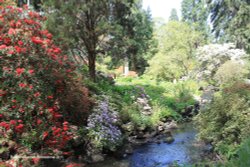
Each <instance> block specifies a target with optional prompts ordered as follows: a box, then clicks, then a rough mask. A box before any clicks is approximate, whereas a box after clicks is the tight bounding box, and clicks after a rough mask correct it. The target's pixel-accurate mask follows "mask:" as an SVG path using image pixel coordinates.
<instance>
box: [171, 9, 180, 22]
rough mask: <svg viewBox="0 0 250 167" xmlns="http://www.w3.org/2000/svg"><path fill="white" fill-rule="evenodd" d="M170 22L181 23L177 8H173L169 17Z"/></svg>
mask: <svg viewBox="0 0 250 167" xmlns="http://www.w3.org/2000/svg"><path fill="white" fill-rule="evenodd" d="M168 20H169V21H179V17H178V14H177V10H176V9H175V8H173V9H172V10H171V14H170V16H169V19H168Z"/></svg>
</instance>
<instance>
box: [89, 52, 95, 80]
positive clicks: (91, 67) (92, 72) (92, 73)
mask: <svg viewBox="0 0 250 167" xmlns="http://www.w3.org/2000/svg"><path fill="white" fill-rule="evenodd" d="M95 60H96V54H95V53H94V52H89V55H88V61H89V76H90V79H91V80H92V81H94V82H95V81H96V74H95Z"/></svg>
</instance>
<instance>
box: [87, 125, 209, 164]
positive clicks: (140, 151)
mask: <svg viewBox="0 0 250 167" xmlns="http://www.w3.org/2000/svg"><path fill="white" fill-rule="evenodd" d="M196 134H197V132H196V130H195V129H194V126H193V125H192V123H185V124H182V125H180V126H179V128H178V129H177V130H175V131H173V137H174V139H175V141H174V142H173V143H171V144H167V143H164V142H163V140H164V139H162V142H161V143H160V144H159V143H148V144H144V145H141V146H138V147H137V148H135V149H134V153H133V154H132V155H130V156H128V157H127V158H126V159H122V160H117V159H114V158H107V159H106V160H105V161H104V162H101V163H97V164H92V165H89V167H167V166H172V165H174V164H179V165H184V164H185V165H186V164H193V163H197V162H199V161H200V159H201V158H202V154H203V153H204V150H206V149H208V148H207V147H208V146H206V145H204V144H200V143H198V142H197V141H196V140H195V136H196Z"/></svg>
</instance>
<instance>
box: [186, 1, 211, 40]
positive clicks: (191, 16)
mask: <svg viewBox="0 0 250 167" xmlns="http://www.w3.org/2000/svg"><path fill="white" fill-rule="evenodd" d="M181 12H182V21H184V22H186V23H188V24H189V25H191V26H192V27H193V28H194V29H195V30H197V31H199V32H201V33H202V36H203V37H204V38H205V39H206V40H208V39H209V37H210V36H211V35H210V33H209V31H210V29H209V25H208V22H207V20H208V16H209V12H208V9H207V5H206V1H205V0H182V3H181Z"/></svg>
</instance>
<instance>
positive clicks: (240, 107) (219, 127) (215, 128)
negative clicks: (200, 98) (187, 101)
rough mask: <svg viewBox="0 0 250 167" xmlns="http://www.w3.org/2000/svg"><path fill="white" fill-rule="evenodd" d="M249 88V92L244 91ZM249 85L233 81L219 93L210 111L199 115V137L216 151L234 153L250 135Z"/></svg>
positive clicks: (227, 154)
mask: <svg viewBox="0 0 250 167" xmlns="http://www.w3.org/2000/svg"><path fill="white" fill-rule="evenodd" d="M242 91H243V92H244V91H248V94H242V93H241V92H242ZM248 99H249V85H244V84H240V85H233V86H231V87H228V88H226V89H224V90H223V92H221V93H218V94H217V95H216V96H215V97H214V99H213V102H212V103H211V104H210V105H209V108H208V109H207V110H206V111H201V112H200V113H199V114H198V115H197V116H196V118H195V121H196V123H197V127H198V130H199V138H200V139H202V140H205V141H207V142H210V143H212V144H213V145H214V148H215V151H217V152H219V153H221V154H223V155H225V156H226V157H231V156H232V155H234V154H235V153H236V150H237V148H238V147H239V144H240V143H241V142H242V141H243V140H244V139H245V138H246V137H248V136H249V131H248V130H247V129H249V128H250V124H249V121H250V118H249V114H250V110H249V101H248Z"/></svg>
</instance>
